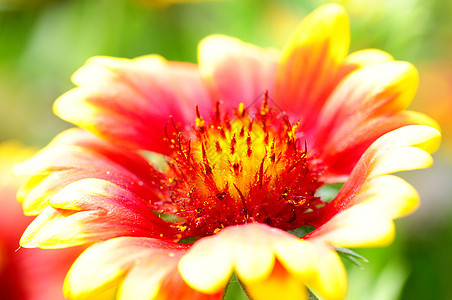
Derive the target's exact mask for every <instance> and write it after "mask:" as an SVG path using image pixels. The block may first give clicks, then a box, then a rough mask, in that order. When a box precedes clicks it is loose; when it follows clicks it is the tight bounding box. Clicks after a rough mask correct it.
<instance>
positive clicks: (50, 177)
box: [14, 129, 161, 215]
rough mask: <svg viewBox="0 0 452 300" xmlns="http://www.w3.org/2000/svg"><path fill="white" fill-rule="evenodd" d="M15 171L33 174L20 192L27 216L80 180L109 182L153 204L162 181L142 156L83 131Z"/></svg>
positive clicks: (61, 137)
mask: <svg viewBox="0 0 452 300" xmlns="http://www.w3.org/2000/svg"><path fill="white" fill-rule="evenodd" d="M14 171H15V173H16V174H24V175H33V176H32V177H31V178H30V179H29V180H28V182H27V183H26V184H25V185H24V186H23V187H22V188H21V189H20V191H19V193H18V200H19V202H21V203H22V205H23V209H24V212H25V214H27V215H37V214H39V213H40V212H41V211H42V210H43V209H44V208H45V207H46V206H47V205H48V200H49V198H50V197H51V196H52V195H53V194H55V193H56V192H58V191H59V190H60V189H61V188H63V187H65V186H66V185H68V184H70V183H72V182H75V181H77V180H80V179H84V178H98V179H103V180H108V181H110V182H112V183H114V184H117V185H118V186H121V187H123V188H125V189H127V190H130V191H131V192H133V193H136V194H137V195H139V196H141V197H143V198H146V199H148V200H151V201H152V200H155V199H156V198H157V197H158V196H157V195H156V194H155V188H156V186H158V185H159V180H160V179H161V175H160V174H159V173H158V172H157V171H156V170H155V169H154V168H153V167H152V166H151V165H150V164H149V162H148V161H147V160H146V159H144V158H143V157H142V156H140V155H139V154H137V153H134V152H131V151H125V148H123V147H120V146H117V145H113V144H111V143H108V142H106V141H103V140H101V139H99V138H97V137H95V136H94V135H92V134H90V133H88V132H85V131H83V130H80V129H69V130H67V131H65V132H63V133H61V134H60V135H58V136H57V137H56V138H55V139H54V140H53V141H52V142H51V143H50V144H49V145H48V146H47V147H46V148H44V149H43V150H41V151H40V152H39V153H38V154H37V155H35V156H34V157H32V158H31V159H29V160H27V161H25V162H24V163H22V164H20V165H18V166H16V167H15V169H14ZM153 182H154V183H153Z"/></svg>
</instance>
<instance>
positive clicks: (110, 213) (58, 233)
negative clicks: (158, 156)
mask: <svg viewBox="0 0 452 300" xmlns="http://www.w3.org/2000/svg"><path fill="white" fill-rule="evenodd" d="M49 205H50V206H48V207H47V208H46V209H44V211H43V212H41V214H40V215H39V216H38V217H37V218H36V219H35V220H34V221H33V222H32V223H31V224H30V225H29V226H28V228H27V229H26V230H25V232H24V234H23V236H22V238H21V241H20V243H21V245H22V246H23V247H27V248H30V247H40V248H64V247H70V246H75V245H80V244H86V243H93V242H97V241H101V240H107V239H111V238H114V237H118V236H146V237H157V238H164V239H175V236H176V232H175V231H174V230H173V229H171V228H170V227H169V225H168V223H166V222H165V221H163V220H162V219H160V218H159V217H158V216H156V215H155V214H154V213H153V212H152V210H151V209H150V207H149V205H148V203H147V201H146V200H144V199H142V198H140V197H138V196H137V195H136V194H133V193H132V192H130V191H127V190H125V189H123V188H121V187H119V186H117V185H115V184H113V183H111V182H108V181H105V180H100V179H93V178H88V179H82V180H79V181H75V182H73V183H72V184H69V185H67V186H66V187H64V188H62V189H61V190H59V191H58V192H57V193H55V194H54V195H53V196H52V197H51V198H50V199H49Z"/></svg>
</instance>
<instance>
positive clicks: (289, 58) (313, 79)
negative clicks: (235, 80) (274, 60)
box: [274, 4, 350, 130]
mask: <svg viewBox="0 0 452 300" xmlns="http://www.w3.org/2000/svg"><path fill="white" fill-rule="evenodd" d="M349 43H350V31H349V21H348V17H347V14H346V12H345V10H344V8H343V7H342V6H340V5H337V4H329V5H324V6H322V7H320V8H318V9H317V10H315V11H314V12H313V13H312V14H310V15H309V16H307V17H306V18H305V19H304V20H303V21H302V22H301V24H300V26H299V27H298V29H297V30H296V32H295V34H294V36H293V37H292V38H291V39H290V40H289V42H288V43H287V44H286V47H285V48H284V50H283V55H282V60H281V64H280V68H279V72H278V77H277V82H276V93H275V97H274V100H275V101H276V102H277V104H278V105H279V106H281V107H282V109H284V110H288V111H291V112H295V113H297V114H299V115H300V117H301V119H302V120H303V123H304V124H303V125H304V127H305V130H309V129H310V128H308V127H311V126H313V125H314V122H315V120H316V118H317V117H318V113H319V110H320V108H321V107H322V105H323V103H324V102H325V100H326V98H327V97H328V95H329V93H330V92H331V91H332V90H333V89H334V87H335V85H336V84H337V82H338V80H340V78H339V77H340V76H342V75H340V74H339V70H340V69H341V66H342V64H343V62H344V59H345V57H346V55H347V52H348V47H349Z"/></svg>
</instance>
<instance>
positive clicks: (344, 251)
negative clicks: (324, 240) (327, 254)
mask: <svg viewBox="0 0 452 300" xmlns="http://www.w3.org/2000/svg"><path fill="white" fill-rule="evenodd" d="M334 249H335V250H336V252H337V253H338V254H339V255H340V256H341V257H343V258H346V259H347V260H349V261H350V262H352V263H353V264H354V265H355V266H357V267H359V268H360V269H363V268H364V267H363V265H362V262H366V263H368V262H369V261H368V260H367V259H366V258H365V257H363V256H361V255H359V254H358V253H356V252H355V251H352V250H350V249H348V248H341V247H335V248H334Z"/></svg>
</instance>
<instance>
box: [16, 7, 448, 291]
mask: <svg viewBox="0 0 452 300" xmlns="http://www.w3.org/2000/svg"><path fill="white" fill-rule="evenodd" d="M348 46H349V28H348V19H347V16H346V13H345V11H344V9H343V8H342V7H341V6H339V5H326V6H322V7H321V8H319V9H318V10H316V11H315V12H314V13H313V14H311V15H310V16H308V17H307V18H306V19H305V20H304V21H303V22H302V23H301V25H300V27H299V29H298V30H297V31H296V33H295V34H294V36H293V37H292V39H291V40H290V41H289V43H288V44H287V46H286V47H285V48H284V49H283V50H282V52H281V53H280V52H279V51H277V50H272V49H261V48H258V47H256V46H253V45H249V44H246V43H244V42H241V41H239V40H237V39H234V38H230V37H225V36H219V35H216V36H211V37H208V38H206V39H205V40H203V41H202V42H201V44H200V47H199V66H197V65H193V64H189V63H180V62H168V61H166V60H164V59H163V58H161V57H159V56H156V55H151V56H146V57H141V58H137V59H134V60H126V59H116V58H106V57H96V58H93V59H91V60H89V61H88V63H87V64H86V65H85V66H83V67H82V68H81V69H80V70H79V71H78V72H77V73H76V74H75V75H74V77H73V81H74V83H75V84H76V85H77V86H78V87H76V88H75V89H73V90H71V91H69V92H68V93H66V94H64V95H63V96H62V97H61V98H59V99H58V100H57V101H56V103H55V106H54V110H55V112H56V114H57V115H58V116H60V117H61V118H63V119H64V120H67V121H69V122H72V123H74V124H76V125H77V126H79V127H80V128H81V129H69V130H67V131H65V132H63V133H61V134H60V135H59V136H57V137H56V138H55V139H54V140H53V141H52V142H51V143H50V144H49V145H48V146H47V147H46V148H44V149H43V150H41V151H40V152H39V153H38V154H37V155H36V156H35V157H33V158H31V159H30V160H28V161H26V162H24V163H23V164H21V165H19V166H18V167H17V168H16V172H17V173H24V174H30V175H32V177H31V178H30V180H29V182H28V183H27V184H26V185H25V186H24V187H23V188H22V190H21V192H20V197H19V200H20V201H21V202H22V203H23V207H24V211H25V213H27V214H31V215H38V217H37V218H36V219H35V220H34V221H33V223H31V224H30V226H29V227H28V228H27V230H26V231H25V232H24V234H23V236H22V239H21V245H22V246H23V247H41V248H62V247H69V246H73V245H80V244H93V243H94V245H92V246H91V247H89V248H88V249H87V250H86V251H85V252H84V253H83V254H82V255H81V256H80V257H79V258H78V259H77V261H76V262H75V263H74V265H73V266H72V268H71V270H70V271H69V273H68V275H67V277H66V280H65V284H64V291H65V295H66V297H68V298H69V299H91V298H93V297H95V296H99V295H110V296H112V295H116V298H118V299H219V298H221V294H222V292H223V290H224V288H225V285H226V284H227V282H228V280H229V278H230V277H231V274H232V273H233V272H235V273H236V274H237V277H238V278H239V280H240V281H241V282H242V283H243V284H244V285H245V286H246V289H247V291H248V292H249V293H250V294H251V296H252V297H253V298H255V299H276V298H280V299H303V298H305V297H306V295H307V292H306V287H308V288H309V289H310V290H312V291H313V292H314V293H315V294H317V295H319V296H320V297H322V298H325V299H343V298H344V297H345V294H346V289H347V279H346V274H345V271H344V267H343V265H342V263H341V261H340V259H339V257H338V254H337V253H336V251H335V247H362V246H379V245H384V244H387V243H389V242H390V241H391V239H392V238H393V235H394V224H393V219H395V218H398V217H400V216H403V215H406V214H408V213H410V212H412V211H413V210H414V209H415V208H416V207H417V205H418V195H417V193H416V191H415V190H414V188H413V187H412V186H411V185H409V184H408V183H407V182H405V181H404V180H402V179H400V178H399V177H396V176H393V175H389V174H390V173H393V172H398V171H403V170H411V169H416V168H424V167H427V166H429V165H430V164H431V163H432V158H431V156H430V154H429V153H431V152H432V151H434V150H435V149H436V148H437V146H438V144H439V139H440V134H439V132H438V130H437V129H435V128H434V127H437V125H436V123H435V122H434V121H433V120H431V119H430V118H428V117H427V116H425V115H423V114H420V113H416V112H411V111H405V108H406V107H407V106H408V104H409V103H410V101H411V99H412V97H413V96H414V94H415V90H416V86H417V73H416V70H415V68H414V67H413V66H412V65H411V64H409V63H406V62H400V61H394V60H393V59H392V57H391V56H390V55H389V54H387V53H384V52H382V51H378V50H363V51H358V52H355V53H351V54H349V55H347V52H348ZM259 95H260V96H259ZM255 100H256V101H255ZM245 103H246V104H247V105H245ZM338 182H344V184H343V186H342V188H341V189H340V191H339V193H338V194H337V196H336V197H334V199H332V200H331V201H326V199H324V198H322V197H321V196H320V195H321V191H322V187H323V186H327V185H328V184H332V183H338ZM312 229H314V230H312ZM293 230H295V231H297V232H301V231H305V233H303V234H301V237H302V238H300V237H298V236H296V235H295V234H292V233H293V232H294V231H293Z"/></svg>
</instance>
